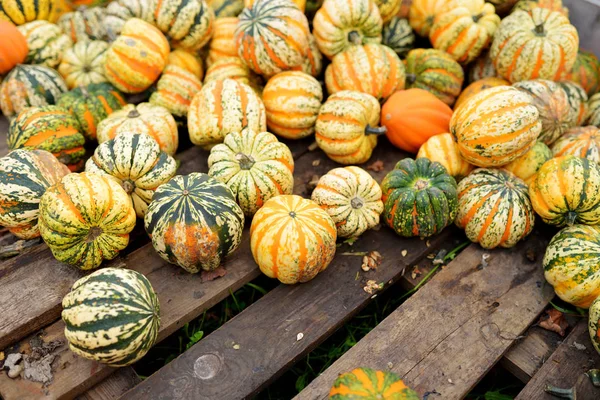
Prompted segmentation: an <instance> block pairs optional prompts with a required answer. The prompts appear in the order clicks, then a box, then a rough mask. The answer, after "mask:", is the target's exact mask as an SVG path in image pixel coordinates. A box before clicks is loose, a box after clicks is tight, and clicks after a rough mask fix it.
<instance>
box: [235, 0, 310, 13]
mask: <svg viewBox="0 0 600 400" xmlns="http://www.w3.org/2000/svg"><path fill="white" fill-rule="evenodd" d="M292 2H293V3H294V4H295V5H296V7H298V9H300V11H302V12H304V10H305V9H306V0H292ZM253 5H254V0H244V7H246V8H252V6H253Z"/></svg>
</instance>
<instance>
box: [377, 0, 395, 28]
mask: <svg viewBox="0 0 600 400" xmlns="http://www.w3.org/2000/svg"><path fill="white" fill-rule="evenodd" d="M374 1H375V5H377V8H378V9H379V13H380V14H381V19H382V20H383V23H384V24H386V23H388V22H389V21H390V20H391V19H392V18H394V17H395V16H396V15H398V13H399V12H400V7H401V6H402V0H374Z"/></svg>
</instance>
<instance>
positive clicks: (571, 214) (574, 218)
mask: <svg viewBox="0 0 600 400" xmlns="http://www.w3.org/2000/svg"><path fill="white" fill-rule="evenodd" d="M565 220H566V221H567V225H569V226H571V225H573V224H574V223H575V221H577V213H576V212H575V211H569V212H568V213H567V215H566V216H565Z"/></svg>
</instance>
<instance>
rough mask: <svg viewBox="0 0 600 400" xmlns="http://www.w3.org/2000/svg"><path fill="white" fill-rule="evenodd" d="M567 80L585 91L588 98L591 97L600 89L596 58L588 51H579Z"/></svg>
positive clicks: (599, 75) (599, 67)
mask: <svg viewBox="0 0 600 400" xmlns="http://www.w3.org/2000/svg"><path fill="white" fill-rule="evenodd" d="M567 78H568V80H570V81H573V82H576V83H578V84H579V85H581V87H583V88H584V89H585V92H586V93H587V95H588V96H592V95H593V94H595V93H596V92H598V90H599V89H600V63H599V62H598V58H597V57H596V56H595V55H594V53H591V52H589V51H584V50H581V49H580V50H579V52H578V53H577V58H575V63H574V64H573V69H572V70H571V72H570V73H569V74H567Z"/></svg>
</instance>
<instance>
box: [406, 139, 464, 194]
mask: <svg viewBox="0 0 600 400" xmlns="http://www.w3.org/2000/svg"><path fill="white" fill-rule="evenodd" d="M417 158H427V159H428V160H429V161H431V162H438V163H440V164H442V166H443V167H444V168H446V171H448V174H450V176H452V177H453V178H454V179H455V180H456V182H460V181H461V180H462V179H463V178H464V177H465V176H467V175H469V174H470V173H471V171H473V169H474V168H475V167H473V165H471V164H469V163H468V162H467V161H465V159H464V158H462V156H461V155H460V151H458V146H457V145H456V142H455V141H454V138H453V137H452V135H451V134H449V133H440V134H439V135H434V136H432V137H430V138H429V139H427V141H426V142H425V143H423V145H422V146H421V148H419V152H418V153H417Z"/></svg>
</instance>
